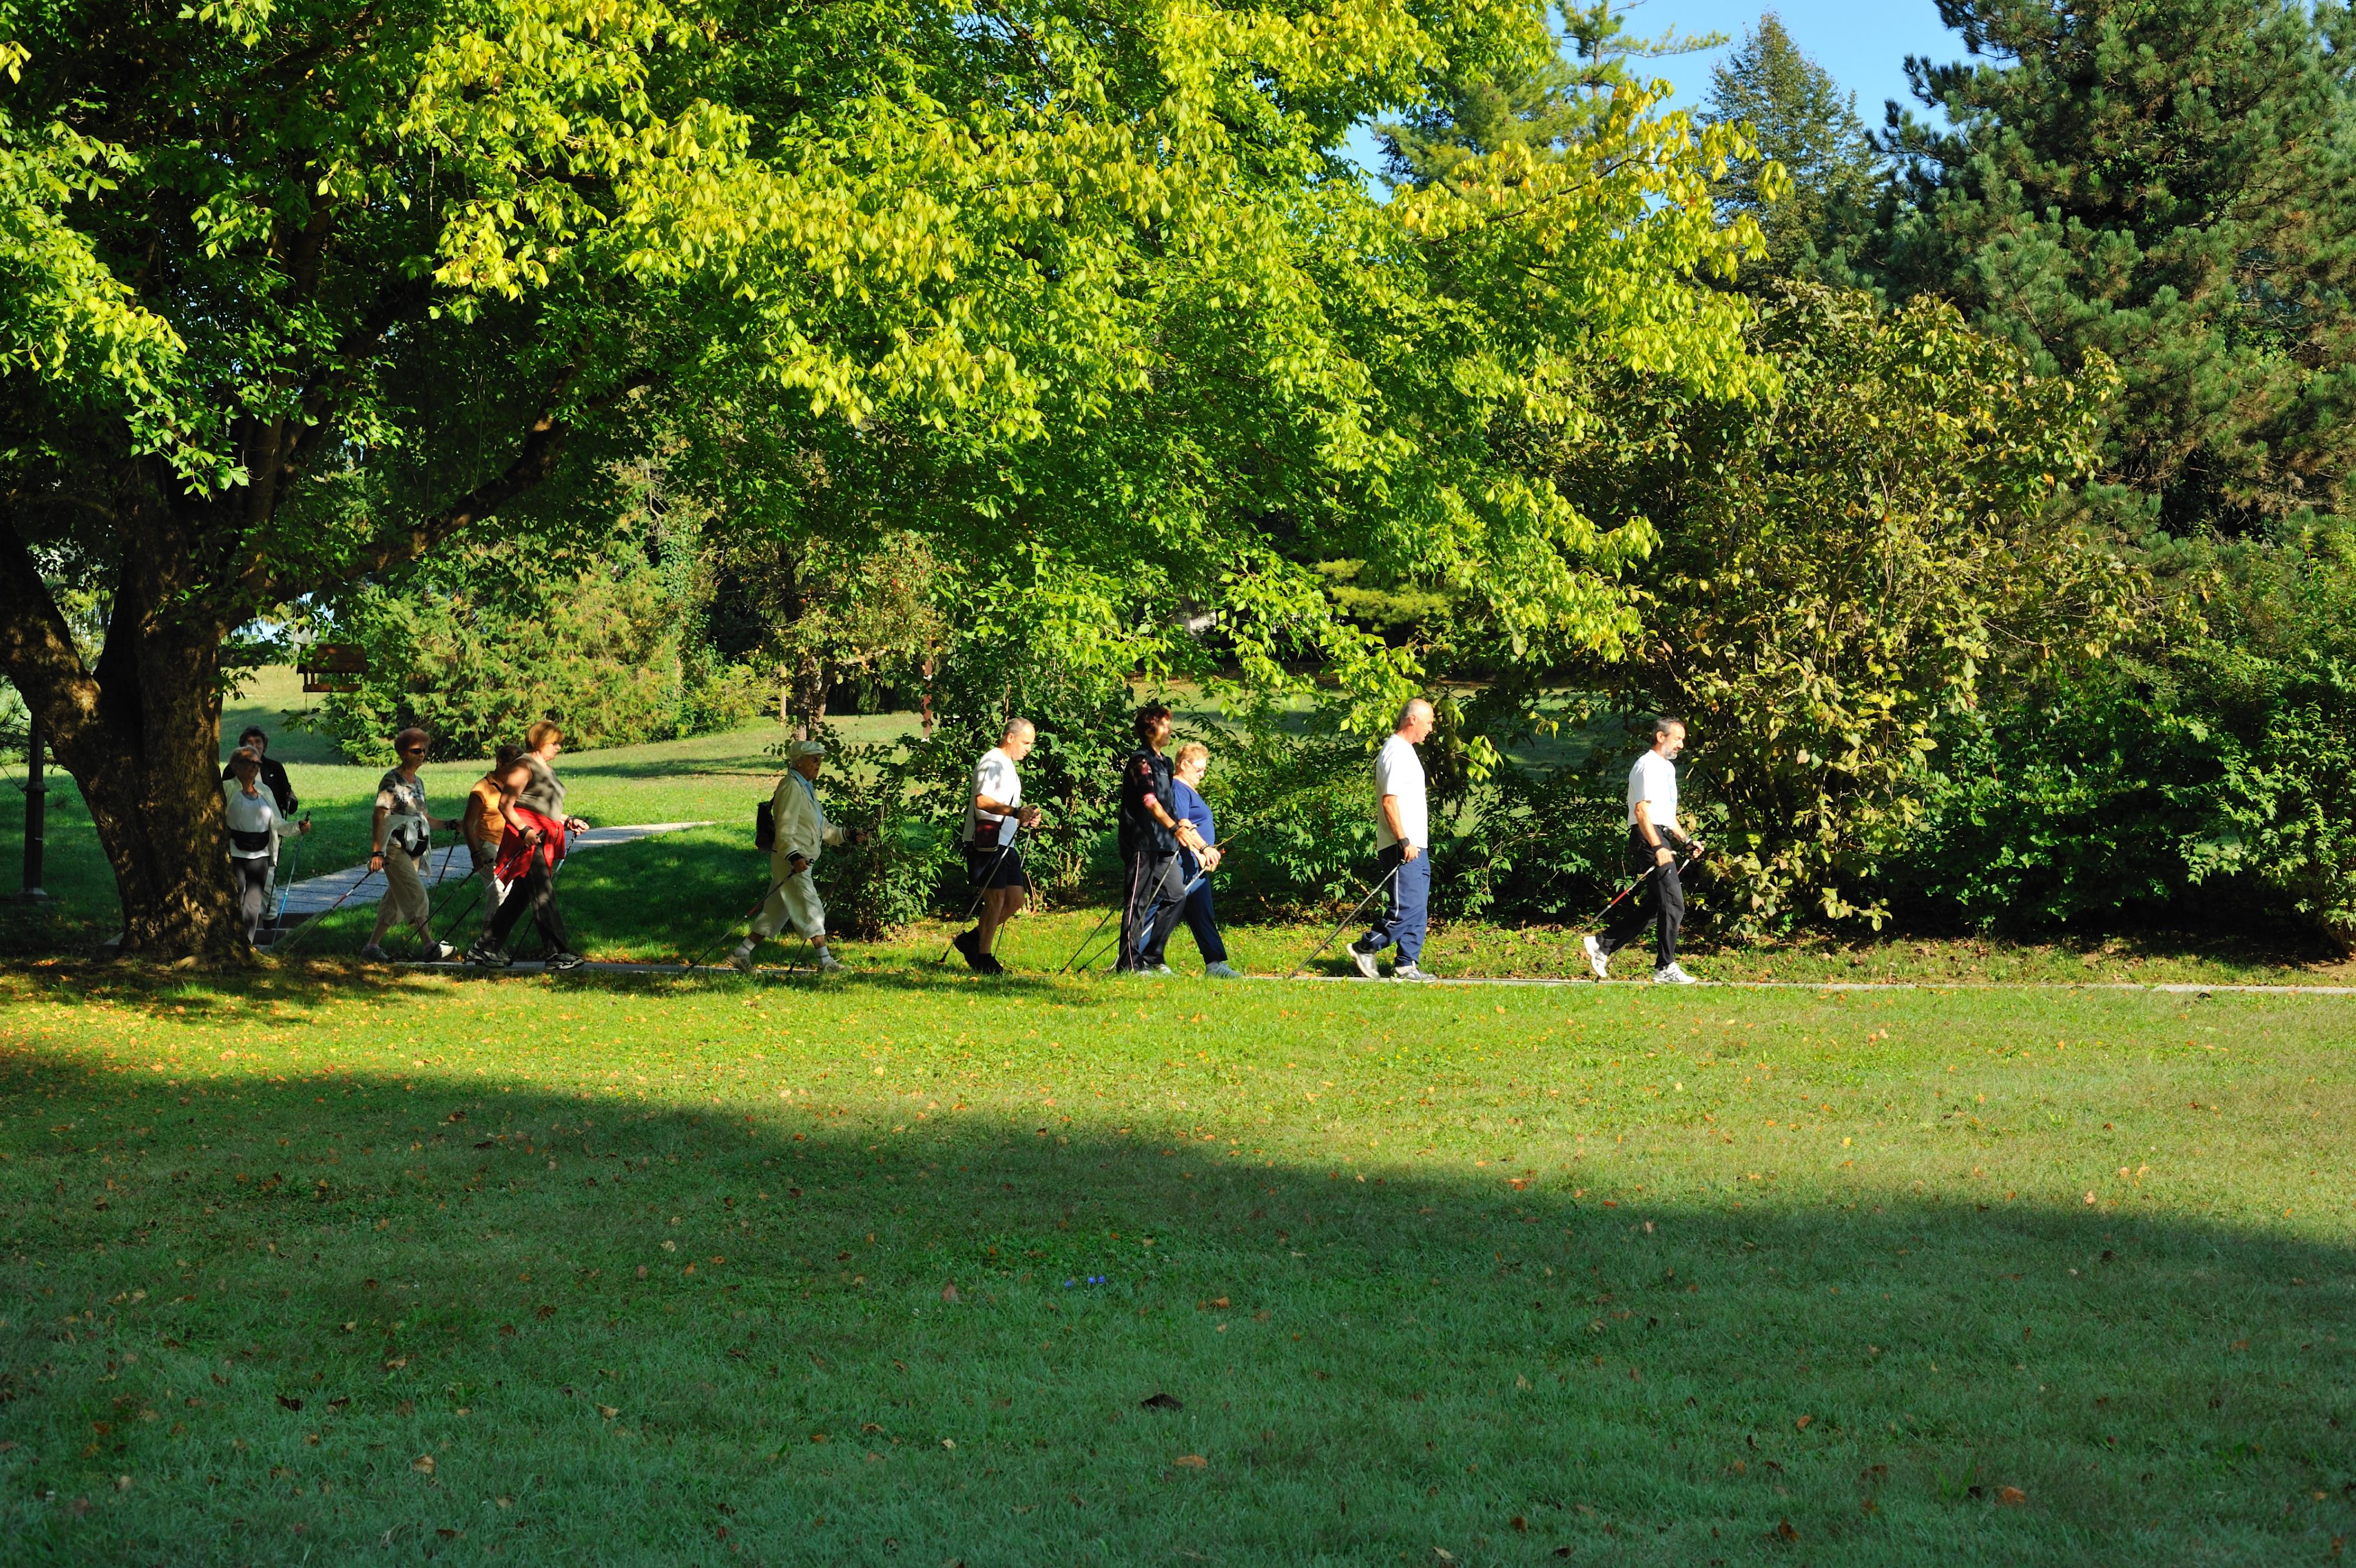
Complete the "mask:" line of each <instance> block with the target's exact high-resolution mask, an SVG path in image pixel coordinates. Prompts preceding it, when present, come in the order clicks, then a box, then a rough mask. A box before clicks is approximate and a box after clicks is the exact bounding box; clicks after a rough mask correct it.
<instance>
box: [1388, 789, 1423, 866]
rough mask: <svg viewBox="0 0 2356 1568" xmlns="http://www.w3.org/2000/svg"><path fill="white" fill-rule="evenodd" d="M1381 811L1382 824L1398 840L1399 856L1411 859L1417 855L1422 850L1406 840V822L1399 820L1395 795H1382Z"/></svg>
mask: <svg viewBox="0 0 2356 1568" xmlns="http://www.w3.org/2000/svg"><path fill="white" fill-rule="evenodd" d="M1382 811H1383V826H1385V827H1387V828H1388V829H1390V831H1391V837H1392V838H1394V839H1396V840H1398V846H1399V858H1400V859H1401V860H1413V859H1414V858H1415V857H1416V856H1417V855H1419V854H1422V853H1423V852H1422V851H1421V850H1419V849H1418V848H1416V846H1415V845H1414V844H1413V843H1410V842H1408V836H1407V824H1406V823H1405V822H1401V821H1400V820H1399V801H1398V796H1397V795H1386V796H1384V797H1383V800H1382Z"/></svg>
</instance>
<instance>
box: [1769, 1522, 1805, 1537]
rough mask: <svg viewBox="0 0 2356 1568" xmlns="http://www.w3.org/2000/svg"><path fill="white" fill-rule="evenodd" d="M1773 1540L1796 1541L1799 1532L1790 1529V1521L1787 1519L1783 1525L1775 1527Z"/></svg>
mask: <svg viewBox="0 0 2356 1568" xmlns="http://www.w3.org/2000/svg"><path fill="white" fill-rule="evenodd" d="M1775 1539H1776V1540H1778V1541H1797V1540H1799V1539H1800V1532H1799V1531H1798V1530H1794V1529H1793V1528H1792V1521H1791V1520H1788V1519H1787V1520H1784V1521H1783V1523H1781V1524H1779V1525H1777V1526H1776V1527H1775Z"/></svg>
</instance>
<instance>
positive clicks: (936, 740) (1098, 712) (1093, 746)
mask: <svg viewBox="0 0 2356 1568" xmlns="http://www.w3.org/2000/svg"><path fill="white" fill-rule="evenodd" d="M927 690H928V692H929V693H930V695H931V699H932V715H933V733H932V734H931V735H930V736H925V737H921V738H912V739H911V740H910V741H909V742H908V743H907V750H908V760H907V764H906V766H907V768H908V778H909V788H910V789H911V791H912V797H913V798H914V799H916V800H918V801H919V802H920V803H921V807H922V809H923V811H924V812H925V814H926V818H927V820H928V821H929V822H931V823H932V825H933V829H934V831H935V832H936V833H937V834H938V835H939V837H940V838H941V840H942V841H943V842H944V843H951V844H953V843H956V842H957V840H958V836H959V834H961V833H962V832H963V831H964V824H965V813H966V808H967V807H968V806H969V805H970V804H971V803H972V798H973V795H972V791H973V765H974V762H975V761H976V759H978V758H979V757H980V756H981V754H982V753H983V752H985V751H988V750H989V749H990V748H991V747H992V746H996V745H997V744H998V743H999V741H1000V740H1001V739H1002V738H1003V737H1004V736H1005V733H1006V725H1007V721H1008V720H1009V719H1012V718H1026V719H1029V720H1030V721H1031V722H1032V724H1033V725H1035V726H1037V728H1038V732H1039V744H1038V746H1036V747H1035V748H1034V749H1033V751H1032V753H1031V755H1030V757H1027V758H1026V759H1025V760H1024V761H1023V765H1022V774H1023V804H1024V805H1026V806H1036V807H1038V808H1039V811H1040V818H1039V825H1038V826H1037V827H1036V828H1035V829H1033V831H1032V832H1028V833H1026V834H1025V835H1024V836H1023V854H1024V859H1025V863H1026V865H1027V866H1028V868H1029V872H1030V875H1031V880H1032V882H1033V886H1036V887H1037V888H1039V889H1040V890H1042V891H1043V892H1047V893H1064V892H1069V891H1071V890H1072V889H1075V888H1076V887H1078V886H1080V885H1081V883H1082V882H1083V881H1084V880H1085V879H1086V877H1087V873H1088V868H1089V863H1090V860H1091V858H1092V856H1093V855H1094V854H1096V852H1097V850H1098V841H1099V840H1101V839H1103V838H1104V837H1105V836H1106V835H1107V834H1108V833H1109V832H1111V830H1112V827H1113V824H1114V820H1115V817H1116V815H1117V812H1118V809H1119V800H1118V792H1119V761H1120V758H1121V757H1122V755H1123V754H1124V753H1126V752H1127V751H1128V750H1129V749H1130V746H1133V745H1135V744H1136V743H1135V741H1134V740H1133V739H1132V738H1131V732H1130V719H1131V716H1132V715H1133V714H1134V713H1135V711H1136V710H1135V705H1134V703H1133V702H1132V699H1131V697H1130V687H1129V682H1128V679H1127V678H1126V677H1125V676H1124V675H1123V674H1122V673H1121V672H1120V671H1118V670H1114V669H1109V668H1107V667H1106V666H1104V665H1103V664H1100V663H1092V662H1090V661H1088V660H1085V659H1082V658H1079V657H1076V656H1072V655H1070V654H1068V653H1066V651H1065V650H1061V649H1059V648H1057V647H1056V646H1055V645H1054V644H1053V643H1052V642H1051V641H1050V640H1048V639H1044V638H1038V637H1031V636H1025V635H1023V634H1021V633H1020V632H974V633H969V634H968V635H967V636H966V637H964V638H963V639H960V640H958V642H956V643H954V644H952V645H951V646H950V648H949V649H948V651H947V653H945V654H944V655H943V656H942V657H941V659H940V660H939V661H938V662H937V664H936V666H935V668H934V672H933V677H932V680H931V681H930V682H929V683H928V685H927ZM958 886H962V883H961V882H959V883H958ZM959 902H960V904H961V902H962V901H961V900H959Z"/></svg>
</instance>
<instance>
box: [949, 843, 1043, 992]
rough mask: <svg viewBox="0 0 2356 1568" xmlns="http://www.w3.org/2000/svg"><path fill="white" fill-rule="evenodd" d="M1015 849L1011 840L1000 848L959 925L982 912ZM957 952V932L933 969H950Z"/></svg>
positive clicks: (950, 938) (951, 936) (953, 932)
mask: <svg viewBox="0 0 2356 1568" xmlns="http://www.w3.org/2000/svg"><path fill="white" fill-rule="evenodd" d="M1017 831H1018V832H1019V831H1021V830H1019V829H1018V830H1017ZM1013 847H1014V841H1013V840H1012V839H1011V838H1010V839H1008V840H1007V841H1006V842H1005V843H1002V844H1000V845H999V846H998V854H997V856H996V858H994V859H992V860H991V863H990V874H989V875H986V876H984V877H983V878H982V879H981V886H980V888H978V889H977V890H976V891H975V893H974V896H973V902H972V903H970V904H969V905H967V906H966V910H965V920H959V921H958V925H960V926H962V925H964V924H965V921H966V920H970V919H972V918H974V916H975V915H976V914H977V913H979V912H980V908H981V901H982V900H983V899H984V898H987V897H990V895H991V883H993V882H996V881H997V880H998V868H999V867H1000V866H1001V865H1005V864H1006V852H1007V851H1008V850H1010V849H1012V848H1013ZM955 950H957V933H956V932H955V931H951V932H950V933H949V940H948V941H947V942H946V943H944V944H942V947H941V956H940V957H938V958H937V959H935V960H933V967H934V968H935V969H946V968H948V961H949V954H950V953H952V952H954V951H955Z"/></svg>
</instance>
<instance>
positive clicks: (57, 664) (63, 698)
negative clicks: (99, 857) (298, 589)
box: [0, 523, 250, 962]
mask: <svg viewBox="0 0 2356 1568" xmlns="http://www.w3.org/2000/svg"><path fill="white" fill-rule="evenodd" d="M0 532H5V533H6V537H5V539H0V666H5V669H6V671H7V673H8V676H9V678H10V680H12V681H13V682H15V683H16V689H17V691H18V692H20V693H23V695H24V698H25V701H26V703H27V705H28V706H29V707H31V708H33V709H34V710H35V711H36V712H37V713H38V714H40V715H41V722H42V724H43V725H45V726H46V727H47V728H48V732H49V735H50V736H51V737H52V739H51V746H52V747H53V749H54V750H55V751H56V753H57V757H58V761H59V763H60V764H62V765H63V766H64V768H66V770H67V771H68V772H70V773H71V774H72V775H73V779H74V782H75V783H76V784H78V785H80V788H81V793H82V799H83V800H85V801H87V802H88V803H89V806H90V815H91V825H92V826H94V827H95V828H96V829H97V830H98V840H99V844H100V846H101V847H102V849H103V850H104V851H105V852H106V858H107V861H108V863H109V864H110V865H112V867H113V868H114V879H115V886H116V887H117V889H118V890H119V891H120V893H121V895H122V898H123V948H122V950H123V952H124V953H125V954H137V955H141V956H145V957H151V958H158V959H174V960H177V959H185V958H194V959H197V960H199V961H214V962H230V961H243V960H245V959H246V958H248V957H250V950H249V949H248V948H247V946H246V942H245V932H244V929H243V926H242V924H241V921H240V919H239V918H238V911H237V902H236V897H235V896H234V894H233V893H232V891H231V889H230V880H229V870H228V865H229V860H228V856H229V843H228V834H227V831H226V825H225V822H224V820H223V816H222V811H221V792H220V760H219V758H220V707H221V703H220V644H221V639H222V637H223V635H224V634H225V632H226V630H227V628H225V627H223V626H222V625H220V623H219V621H218V620H217V619H214V618H211V617H209V615H207V614H206V612H205V611H204V610H203V609H202V608H201V607H198V606H194V605H192V604H191V603H190V602H189V597H190V596H188V595H187V592H186V585H184V584H182V583H180V582H178V581H177V580H176V579H177V576H178V575H179V574H180V572H182V571H183V570H185V569H186V564H187V560H188V552H187V549H186V548H185V537H186V536H185V533H184V532H183V531H182V530H180V529H178V528H176V527H173V526H171V525H170V524H169V523H166V524H165V525H164V526H162V527H160V528H158V529H157V530H156V531H155V534H153V535H151V536H150V537H149V538H148V539H147V540H146V541H145V542H146V543H148V544H149V545H150V546H151V547H150V548H148V549H145V550H142V551H140V552H138V553H136V554H135V555H133V556H130V557H127V558H126V559H125V560H124V561H123V566H122V570H121V573H120V575H119V577H118V580H117V585H116V589H115V596H114V604H113V610H112V616H111V618H110V620H109V624H108V627H107V633H106V646H105V650H104V651H103V652H102V654H101V656H100V658H99V660H98V664H97V668H96V669H95V670H91V669H90V668H88V667H86V666H85V665H84V663H83V661H82V659H81V657H80V653H79V651H78V650H76V649H75V647H74V644H73V640H72V638H71V636H70V634H69V632H68V630H67V628H66V625H65V621H64V618H62V617H61V616H59V613H58V611H57V608H56V605H55V602H54V600H53V599H52V598H51V596H50V595H49V593H48V586H47V585H46V584H44V583H43V582H42V581H41V580H40V578H39V576H38V575H37V571H36V570H35V568H34V565H33V562H32V560H31V557H30V555H29V554H28V553H27V552H26V551H25V549H24V546H23V544H22V542H20V541H19V540H18V539H17V538H16V535H15V532H14V531H13V530H8V531H0Z"/></svg>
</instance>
